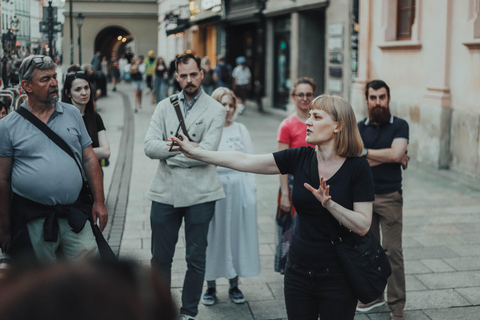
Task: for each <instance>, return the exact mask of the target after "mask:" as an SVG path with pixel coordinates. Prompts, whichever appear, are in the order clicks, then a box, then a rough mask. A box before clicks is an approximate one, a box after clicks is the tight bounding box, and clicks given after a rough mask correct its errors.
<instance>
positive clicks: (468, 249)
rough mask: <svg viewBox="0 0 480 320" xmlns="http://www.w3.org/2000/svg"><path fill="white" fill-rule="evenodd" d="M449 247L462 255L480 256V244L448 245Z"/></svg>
mask: <svg viewBox="0 0 480 320" xmlns="http://www.w3.org/2000/svg"><path fill="white" fill-rule="evenodd" d="M448 248H450V249H451V250H452V251H454V252H456V253H457V254H458V255H460V256H462V257H471V256H475V257H478V256H480V244H469V245H458V246H448Z"/></svg>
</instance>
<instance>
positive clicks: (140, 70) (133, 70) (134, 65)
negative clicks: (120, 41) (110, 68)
mask: <svg viewBox="0 0 480 320" xmlns="http://www.w3.org/2000/svg"><path fill="white" fill-rule="evenodd" d="M130 75H131V77H132V85H133V88H134V89H135V109H134V110H135V112H138V109H141V108H142V92H143V89H144V88H145V80H144V77H145V63H143V56H142V55H140V56H138V59H137V60H135V59H134V58H132V60H131V64H130Z"/></svg>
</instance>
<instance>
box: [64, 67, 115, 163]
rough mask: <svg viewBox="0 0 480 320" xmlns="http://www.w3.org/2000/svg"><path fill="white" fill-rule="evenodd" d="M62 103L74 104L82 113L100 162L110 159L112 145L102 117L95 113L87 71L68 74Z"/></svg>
mask: <svg viewBox="0 0 480 320" xmlns="http://www.w3.org/2000/svg"><path fill="white" fill-rule="evenodd" d="M62 102H65V103H70V104H73V105H74V106H75V107H77V109H78V110H79V111H80V114H81V115H82V119H83V122H84V124H85V127H86V128H87V132H88V135H89V136H90V138H91V139H92V147H93V152H95V155H96V156H97V158H98V160H100V161H101V160H108V159H109V158H110V144H109V142H108V138H107V131H106V129H105V125H104V124H103V120H102V117H101V116H100V115H99V114H98V113H97V112H96V111H95V102H94V99H93V90H92V87H91V84H90V82H89V81H88V77H87V75H86V74H85V71H77V72H71V73H67V75H66V77H65V84H64V86H63V92H62Z"/></svg>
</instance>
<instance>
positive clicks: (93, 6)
mask: <svg viewBox="0 0 480 320" xmlns="http://www.w3.org/2000/svg"><path fill="white" fill-rule="evenodd" d="M79 12H81V13H82V14H83V15H84V16H85V19H84V21H83V26H82V29H81V33H82V34H81V36H82V48H81V50H82V62H83V63H84V64H85V63H90V60H91V59H92V57H93V54H94V45H95V37H96V36H97V35H98V33H99V32H101V31H102V30H103V29H105V28H107V27H112V26H118V27H122V28H124V29H125V30H127V31H128V32H130V34H131V36H132V37H133V38H134V40H136V41H134V43H135V47H134V48H132V50H133V52H134V53H135V54H136V55H139V54H143V55H145V56H146V54H147V52H148V51H149V50H152V49H155V48H157V29H158V17H157V3H156V2H155V1H137V2H135V3H132V2H112V3H110V2H103V1H102V2H98V1H81V2H77V1H75V2H74V3H73V17H74V21H73V39H74V40H73V42H74V59H73V60H74V63H78V50H79V48H78V43H77V39H78V28H77V24H76V22H75V16H76V15H77V14H78V13H79ZM63 36H64V39H65V41H64V42H63V54H64V56H63V61H64V62H65V63H64V65H68V64H69V63H70V39H69V38H70V19H69V12H68V11H67V12H65V24H64V29H63ZM67 67H68V66H67Z"/></svg>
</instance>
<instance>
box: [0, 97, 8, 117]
mask: <svg viewBox="0 0 480 320" xmlns="http://www.w3.org/2000/svg"><path fill="white" fill-rule="evenodd" d="M7 115H8V108H7V106H6V105H5V103H3V102H2V101H0V120H1V119H3V118H5V117H6V116H7Z"/></svg>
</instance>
